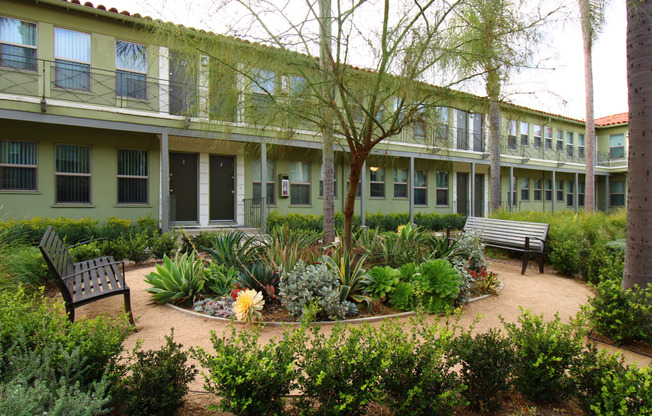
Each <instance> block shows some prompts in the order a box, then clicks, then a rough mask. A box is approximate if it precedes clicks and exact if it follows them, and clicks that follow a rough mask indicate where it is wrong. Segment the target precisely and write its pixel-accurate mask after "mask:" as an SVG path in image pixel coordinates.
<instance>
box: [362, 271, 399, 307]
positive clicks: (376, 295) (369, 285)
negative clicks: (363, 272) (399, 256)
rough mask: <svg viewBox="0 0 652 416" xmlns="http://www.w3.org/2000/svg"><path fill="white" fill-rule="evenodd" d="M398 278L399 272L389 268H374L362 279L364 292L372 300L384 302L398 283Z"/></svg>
mask: <svg viewBox="0 0 652 416" xmlns="http://www.w3.org/2000/svg"><path fill="white" fill-rule="evenodd" d="M400 276H401V272H399V271H398V270H396V269H392V268H391V267H389V266H385V267H380V266H377V267H374V268H373V269H371V270H369V272H368V273H367V277H365V278H364V279H363V283H364V284H365V285H366V288H365V291H366V292H368V293H369V294H370V295H371V297H372V298H373V299H374V300H384V299H385V298H386V297H387V295H388V294H389V293H390V292H391V291H392V290H394V287H395V286H396V285H397V284H398V282H399V278H400Z"/></svg>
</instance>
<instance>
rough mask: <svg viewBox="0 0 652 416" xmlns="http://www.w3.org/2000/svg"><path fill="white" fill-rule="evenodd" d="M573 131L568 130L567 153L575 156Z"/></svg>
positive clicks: (569, 155)
mask: <svg viewBox="0 0 652 416" xmlns="http://www.w3.org/2000/svg"><path fill="white" fill-rule="evenodd" d="M573 144H574V143H573V133H572V132H570V131H569V132H566V154H567V155H568V157H573V154H574V153H573Z"/></svg>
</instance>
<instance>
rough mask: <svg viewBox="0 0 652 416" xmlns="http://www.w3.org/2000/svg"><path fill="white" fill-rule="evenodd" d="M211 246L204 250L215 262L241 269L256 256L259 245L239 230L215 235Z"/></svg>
mask: <svg viewBox="0 0 652 416" xmlns="http://www.w3.org/2000/svg"><path fill="white" fill-rule="evenodd" d="M211 245H212V247H206V251H207V252H208V254H210V256H211V257H212V258H213V261H215V262H216V263H217V264H222V265H225V266H226V267H235V268H236V269H237V270H243V269H244V268H245V266H246V265H247V264H250V263H252V262H253V261H255V260H256V259H257V258H258V254H259V252H260V247H259V246H258V245H257V242H256V239H255V238H254V237H249V238H247V236H246V235H245V234H244V233H243V232H242V231H240V230H237V231H233V232H230V233H228V234H222V235H215V237H214V238H213V240H212V241H211Z"/></svg>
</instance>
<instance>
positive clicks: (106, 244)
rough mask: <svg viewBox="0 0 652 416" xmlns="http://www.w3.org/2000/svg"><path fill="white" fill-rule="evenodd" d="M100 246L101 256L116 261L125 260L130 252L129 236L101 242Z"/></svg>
mask: <svg viewBox="0 0 652 416" xmlns="http://www.w3.org/2000/svg"><path fill="white" fill-rule="evenodd" d="M101 246H102V254H103V255H105V256H111V257H113V258H114V259H115V260H118V261H120V260H124V259H126V258H127V256H129V252H130V251H131V244H130V242H129V236H119V237H118V238H115V239H110V240H106V241H103V242H102V245H101Z"/></svg>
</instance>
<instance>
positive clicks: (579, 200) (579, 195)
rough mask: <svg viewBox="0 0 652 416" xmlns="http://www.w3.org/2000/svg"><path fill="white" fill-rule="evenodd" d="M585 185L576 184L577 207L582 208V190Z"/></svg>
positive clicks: (582, 183)
mask: <svg viewBox="0 0 652 416" xmlns="http://www.w3.org/2000/svg"><path fill="white" fill-rule="evenodd" d="M585 186H586V184H585V183H584V182H579V183H578V184H577V206H579V207H583V206H584V190H585Z"/></svg>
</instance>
